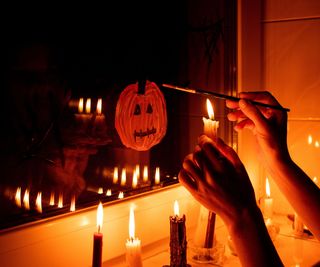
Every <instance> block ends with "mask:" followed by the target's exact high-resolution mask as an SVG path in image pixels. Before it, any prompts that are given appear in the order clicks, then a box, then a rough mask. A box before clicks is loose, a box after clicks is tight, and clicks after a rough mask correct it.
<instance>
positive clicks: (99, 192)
mask: <svg viewBox="0 0 320 267" xmlns="http://www.w3.org/2000/svg"><path fill="white" fill-rule="evenodd" d="M98 194H99V195H102V194H103V187H99V189H98Z"/></svg>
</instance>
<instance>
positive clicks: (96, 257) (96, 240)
mask: <svg viewBox="0 0 320 267" xmlns="http://www.w3.org/2000/svg"><path fill="white" fill-rule="evenodd" d="M102 222H103V207H102V203H101V202H100V203H99V205H98V209H97V227H98V232H95V233H94V235H93V256H92V267H100V266H101V265H102V239H103V234H102V233H101V228H102Z"/></svg>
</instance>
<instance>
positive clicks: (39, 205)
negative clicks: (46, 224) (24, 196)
mask: <svg viewBox="0 0 320 267" xmlns="http://www.w3.org/2000/svg"><path fill="white" fill-rule="evenodd" d="M36 210H37V212H39V213H42V193H41V192H38V194H37V198H36Z"/></svg>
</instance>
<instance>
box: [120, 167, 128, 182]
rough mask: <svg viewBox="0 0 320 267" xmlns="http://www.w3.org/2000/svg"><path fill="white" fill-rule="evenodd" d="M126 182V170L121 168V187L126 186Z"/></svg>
mask: <svg viewBox="0 0 320 267" xmlns="http://www.w3.org/2000/svg"><path fill="white" fill-rule="evenodd" d="M126 182H127V175H126V168H123V169H122V171H121V185H122V186H124V185H126Z"/></svg>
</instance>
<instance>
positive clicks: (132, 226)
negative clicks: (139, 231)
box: [129, 207, 135, 240]
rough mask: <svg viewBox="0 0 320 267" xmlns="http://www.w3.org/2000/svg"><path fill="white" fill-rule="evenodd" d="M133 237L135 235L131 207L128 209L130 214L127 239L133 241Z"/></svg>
mask: <svg viewBox="0 0 320 267" xmlns="http://www.w3.org/2000/svg"><path fill="white" fill-rule="evenodd" d="M134 235H135V222H134V210H133V207H130V213H129V238H130V240H132V239H134Z"/></svg>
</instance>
